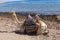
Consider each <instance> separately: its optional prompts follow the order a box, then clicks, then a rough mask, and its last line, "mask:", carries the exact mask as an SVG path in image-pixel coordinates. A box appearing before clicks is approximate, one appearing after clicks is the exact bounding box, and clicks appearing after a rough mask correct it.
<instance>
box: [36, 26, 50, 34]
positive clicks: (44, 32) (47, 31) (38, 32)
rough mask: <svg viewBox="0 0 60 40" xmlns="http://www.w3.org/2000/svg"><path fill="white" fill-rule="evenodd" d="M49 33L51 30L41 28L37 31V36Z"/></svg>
mask: <svg viewBox="0 0 60 40" xmlns="http://www.w3.org/2000/svg"><path fill="white" fill-rule="evenodd" d="M48 33H49V30H48V29H47V28H46V27H41V28H40V27H39V28H38V30H37V34H38V35H40V34H48Z"/></svg>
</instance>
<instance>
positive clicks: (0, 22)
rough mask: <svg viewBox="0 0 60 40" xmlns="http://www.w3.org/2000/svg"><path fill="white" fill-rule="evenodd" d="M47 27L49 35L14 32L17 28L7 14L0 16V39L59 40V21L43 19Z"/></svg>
mask: <svg viewBox="0 0 60 40" xmlns="http://www.w3.org/2000/svg"><path fill="white" fill-rule="evenodd" d="M45 22H46V24H47V25H48V28H49V34H48V35H49V37H48V36H44V35H24V34H16V33H15V32H12V31H15V30H17V29H18V27H17V23H16V21H15V20H12V19H11V18H10V17H9V16H0V40H60V30H58V29H59V28H60V23H57V22H50V21H45Z"/></svg>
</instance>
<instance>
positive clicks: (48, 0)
mask: <svg viewBox="0 0 60 40" xmlns="http://www.w3.org/2000/svg"><path fill="white" fill-rule="evenodd" d="M0 1H2V2H11V1H22V2H36V1H42V2H60V0H0Z"/></svg>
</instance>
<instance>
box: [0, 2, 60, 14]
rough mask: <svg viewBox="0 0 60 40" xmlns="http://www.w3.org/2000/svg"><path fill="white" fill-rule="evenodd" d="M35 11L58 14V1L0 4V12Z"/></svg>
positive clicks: (59, 6) (59, 12)
mask: <svg viewBox="0 0 60 40" xmlns="http://www.w3.org/2000/svg"><path fill="white" fill-rule="evenodd" d="M10 11H16V12H22V11H24V12H29V11H30V12H36V13H37V14H60V3H59V2H39V3H32V2H31V3H21V2H19V1H15V2H8V3H5V4H0V12H10Z"/></svg>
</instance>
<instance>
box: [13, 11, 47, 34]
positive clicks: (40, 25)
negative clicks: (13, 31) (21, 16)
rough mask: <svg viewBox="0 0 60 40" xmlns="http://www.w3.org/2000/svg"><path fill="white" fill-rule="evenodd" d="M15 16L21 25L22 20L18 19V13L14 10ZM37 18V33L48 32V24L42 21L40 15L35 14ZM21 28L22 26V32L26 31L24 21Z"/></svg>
mask: <svg viewBox="0 0 60 40" xmlns="http://www.w3.org/2000/svg"><path fill="white" fill-rule="evenodd" d="M13 16H14V17H15V20H16V22H17V24H18V25H20V23H21V22H20V21H19V20H18V18H17V15H16V13H15V12H13ZM35 20H36V21H35V24H36V27H37V28H38V29H37V31H36V30H35V32H36V34H38V35H39V34H47V33H48V31H47V25H46V23H45V22H43V21H41V20H40V19H39V16H38V15H36V16H35ZM19 28H20V31H21V32H24V31H25V30H24V22H23V23H22V25H21V26H20V27H19Z"/></svg>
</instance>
